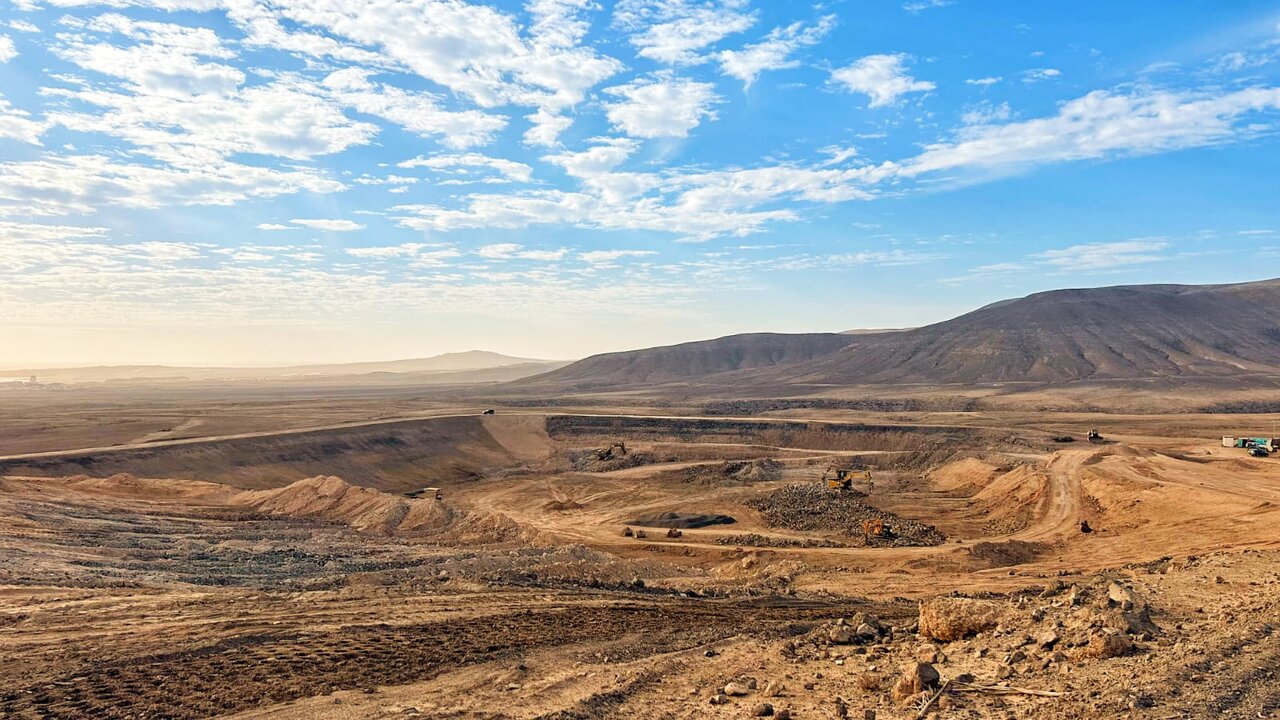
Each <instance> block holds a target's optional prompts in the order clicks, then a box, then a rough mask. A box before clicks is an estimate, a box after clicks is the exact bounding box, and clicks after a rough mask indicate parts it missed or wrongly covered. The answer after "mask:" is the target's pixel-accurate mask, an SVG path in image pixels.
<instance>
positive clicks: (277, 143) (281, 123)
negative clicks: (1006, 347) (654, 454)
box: [0, 0, 1280, 366]
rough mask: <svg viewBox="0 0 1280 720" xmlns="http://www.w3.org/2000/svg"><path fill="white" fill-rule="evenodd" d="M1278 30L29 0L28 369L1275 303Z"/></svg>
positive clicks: (1040, 7) (943, 5)
mask: <svg viewBox="0 0 1280 720" xmlns="http://www.w3.org/2000/svg"><path fill="white" fill-rule="evenodd" d="M1278 116H1280V3H1276V2H1265V3H1264V2H1234V3H1230V4H1227V3H1211V2H1199V3H1195V2H1188V3H1154V2H1152V3H1102V2H1076V3H1052V4H1051V3H1017V4H1014V3H1005V2H1001V3H996V2H978V1H977V0H955V1H954V2H948V1H946V0H907V2H905V4H904V3H903V2H881V3H872V2H825V3H818V4H806V3H791V2H773V3H762V2H754V3H753V2H748V1H747V0H720V1H714V0H623V1H621V2H617V3H603V2H601V3H597V2H591V1H590V0H529V1H528V2H525V3H519V2H491V3H484V2H462V1H460V0H459V1H453V2H446V1H441V0H380V2H377V3H361V2H350V1H340V0H270V1H266V0H104V1H102V2H95V1H92V0H16V1H14V0H9V1H8V2H7V4H5V5H2V6H0V281H2V282H0V318H2V319H0V331H2V334H3V336H4V337H5V338H6V340H5V342H4V343H2V344H0V365H10V366H12V365H22V364H29V363H99V362H165V363H242V364H243V363H255V362H264V363H276V362H294V361H340V360H362V359H379V358H390V357H409V356H418V355H428V354H434V353H438V352H445V351H456V350H464V349H470V348H486V349H493V350H497V351H502V352H508V353H511V354H516V355H522V356H534V357H555V358H568V357H577V356H582V355H586V354H589V353H594V352H601V351H608V350H616V349H627V348H634V347H643V346H648V345H655V344H664V343H670V342H679V341H685V340H692V339H701V338H707V337H713V336H717V335H723V334H728V333H732V332H744V331H763V330H770V331H817V330H843V329H849V328H863V327H899V326H910V325H918V324H923V323H927V322H932V321H937V320H941V319H945V318H947V317H950V316H953V315H955V314H958V313H961V312H964V311H967V310H970V309H973V308H975V307H978V306H980V305H982V304H985V303H987V302H991V301H994V300H998V299H1002V298H1006V297H1010V296H1016V295H1023V294H1026V293H1029V292H1035V291H1038V290H1044V289H1051V288H1058V287H1071V286H1092V285H1110V284H1121V283H1140V282H1185V283H1206V282H1234V281H1243V280H1252V279H1261V278H1265V277H1271V276H1276V275H1280V272H1277V271H1276V270H1275V269H1274V267H1275V263H1276V261H1277V258H1280V192H1278V188H1280V182H1277V178H1278V177H1280V148H1277V143H1276V123H1277V120H1278V119H1280V117H1278Z"/></svg>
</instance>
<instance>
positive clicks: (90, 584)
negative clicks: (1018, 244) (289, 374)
mask: <svg viewBox="0 0 1280 720" xmlns="http://www.w3.org/2000/svg"><path fill="white" fill-rule="evenodd" d="M173 390H174V389H173V388H158V389H156V390H155V391H154V392H148V391H146V389H145V388H138V387H134V388H131V389H129V390H128V391H127V393H121V391H120V390H118V389H113V388H109V387H95V386H85V387H83V388H81V389H80V390H79V391H69V392H64V393H59V394H56V395H54V394H43V395H37V394H34V393H30V392H29V393H25V394H19V393H13V394H12V395H11V396H10V397H12V398H15V399H16V401H15V402H13V403H10V404H8V405H6V409H5V417H4V419H3V422H4V427H5V432H4V439H5V440H4V442H5V445H4V448H3V453H4V455H3V457H0V518H2V519H3V523H2V525H0V526H2V527H3V528H4V530H3V532H0V665H2V666H3V667H2V672H0V678H2V679H0V716H4V717H14V718H54V717H56V718H64V717H65V718H117V717H118V718H125V717H133V718H141V717H156V718H160V717H164V718H203V717H235V718H268V717H269V718H388V717H405V716H421V717H452V718H608V717H673V718H703V717H723V718H740V717H751V716H770V715H772V716H774V717H788V716H789V717H794V718H834V717H871V715H872V714H874V715H875V717H878V718H913V717H921V716H925V715H928V716H934V717H943V718H946V717H957V718H959V717H975V718H976V717H1018V718H1021V717H1036V718H1040V717H1045V718H1056V717H1060V718H1079V717H1091V716H1107V717H1117V716H1125V717H1130V716H1132V717H1153V718H1154V717H1162V718H1163V717H1274V716H1277V715H1278V714H1280V689H1278V688H1280V686H1278V685H1277V684H1276V677H1275V673H1276V671H1277V669H1278V668H1280V639H1278V638H1277V636H1276V625H1277V623H1278V622H1280V600H1278V598H1280V522H1278V521H1280V467H1278V466H1277V464H1276V463H1277V462H1280V461H1278V460H1275V459H1272V458H1254V457H1250V456H1249V455H1248V454H1247V452H1246V451H1244V450H1241V449H1237V448H1225V447H1222V445H1221V442H1220V437H1221V436H1222V435H1224V434H1239V435H1249V436H1253V435H1266V434H1269V433H1270V425H1271V418H1270V416H1269V415H1265V414H1256V415H1249V414H1238V413H1237V414H1226V415H1214V414H1206V413H1195V412H1168V413H1163V414H1153V413H1142V414H1130V413H1124V412H1120V411H1112V412H1106V413H1088V412H1067V411H1056V412H1046V411H1038V410H1035V409H1033V408H1031V407H1028V408H1027V409H1023V410H976V411H975V410H970V411H936V410H909V409H905V410H898V411H884V410H872V409H859V408H856V407H840V406H839V405H837V404H831V403H821V402H811V403H775V404H774V405H773V406H770V404H769V403H761V402H760V401H756V400H744V401H738V402H721V403H718V404H712V403H710V402H707V401H692V400H688V399H680V398H674V399H669V400H667V401H663V402H654V401H652V399H646V398H644V397H632V398H629V399H628V398H625V397H622V396H619V395H605V396H602V397H597V398H596V400H595V404H592V400H591V398H590V397H589V396H587V395H583V396H581V397H580V398H577V399H572V400H570V399H565V398H561V399H559V400H558V401H555V402H551V401H547V402H545V403H544V404H543V405H542V406H538V404H537V403H536V402H534V401H533V400H531V399H528V398H524V397H520V396H519V395H518V394H516V395H515V399H514V400H512V401H511V402H508V403H506V404H503V403H502V402H501V398H499V397H496V394H495V393H494V391H493V389H491V388H472V389H470V390H468V391H465V392H464V391H463V390H458V391H457V392H458V393H459V394H452V393H451V392H450V391H448V390H443V391H442V390H431V391H427V390H422V391H415V392H407V391H405V390H404V389H400V390H397V391H395V392H392V391H390V390H387V391H370V390H369V389H367V388H365V389H362V390H359V391H355V390H353V391H352V392H350V393H348V394H335V393H333V392H332V390H331V389H319V390H315V391H314V392H303V391H301V390H297V389H293V388H290V389H288V391H287V392H285V391H282V390H280V389H279V388H266V387H254V388H244V389H242V390H239V391H238V392H237V393H231V394H228V393H227V392H225V390H226V388H217V389H214V390H208V389H202V387H201V386H198V385H193V386H191V387H189V388H187V389H185V390H181V389H180V390H178V391H177V392H174V391H173ZM113 393H119V394H118V395H113ZM467 393H470V395H471V397H467ZM123 394H127V395H128V397H127V398H126V397H123ZM805 405H808V407H805ZM486 408H492V409H494V411H495V412H494V414H492V415H482V414H481V411H482V410H484V409H486ZM1091 428H1096V429H1097V430H1098V431H1099V432H1100V434H1101V436H1102V437H1101V438H1100V439H1098V440H1097V441H1094V442H1090V441H1089V440H1087V439H1086V434H1087V432H1088V431H1089V430H1090V429H1091ZM615 443H622V444H625V450H624V449H623V448H622V447H620V446H619V445H615ZM842 467H843V468H858V469H859V470H860V471H862V470H865V471H867V472H868V473H869V474H863V473H861V472H860V473H859V474H857V475H856V476H854V478H853V480H852V485H851V487H850V489H849V490H838V489H833V488H831V487H829V486H828V484H827V483H826V482H825V481H824V475H826V476H829V474H828V472H827V471H828V469H829V468H842ZM426 487H431V488H439V492H440V496H439V498H438V499H437V497H436V496H435V494H434V491H430V492H425V493H423V492H415V491H420V490H422V488H426ZM411 496H412V497H411ZM868 520H871V521H875V520H879V521H881V522H883V523H884V524H885V525H887V526H888V527H889V528H890V529H891V534H890V535H889V536H886V537H869V536H868V535H867V533H866V532H865V528H864V523H865V522H866V521H868ZM1082 523H1087V526H1088V530H1089V531H1088V532H1082Z"/></svg>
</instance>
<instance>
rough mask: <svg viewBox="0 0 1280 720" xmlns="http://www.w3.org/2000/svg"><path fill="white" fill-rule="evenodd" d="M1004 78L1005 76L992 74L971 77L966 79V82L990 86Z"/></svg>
mask: <svg viewBox="0 0 1280 720" xmlns="http://www.w3.org/2000/svg"><path fill="white" fill-rule="evenodd" d="M1003 79H1004V78H1002V77H1000V76H999V75H992V76H988V77H980V78H969V79H967V80H965V83H966V84H968V85H977V86H979V87H990V86H991V85H995V84H996V83H998V82H1000V81H1001V80H1003Z"/></svg>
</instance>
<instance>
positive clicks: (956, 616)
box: [920, 598, 1001, 642]
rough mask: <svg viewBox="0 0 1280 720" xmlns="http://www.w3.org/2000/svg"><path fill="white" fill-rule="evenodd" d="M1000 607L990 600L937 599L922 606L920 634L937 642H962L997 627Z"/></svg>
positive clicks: (923, 603)
mask: <svg viewBox="0 0 1280 720" xmlns="http://www.w3.org/2000/svg"><path fill="white" fill-rule="evenodd" d="M1000 616H1001V606H1000V605H997V604H996V603H994V602H990V601H987V600H973V599H970V598H934V599H933V600H928V601H925V602H922V603H920V635H921V636H923V637H926V638H931V639H934V640H943V641H948V642H949V641H951V640H960V639H962V638H966V637H969V636H970V635H974V634H976V633H979V632H982V631H984V630H990V629H991V628H994V627H995V626H996V624H997V623H999V621H1000Z"/></svg>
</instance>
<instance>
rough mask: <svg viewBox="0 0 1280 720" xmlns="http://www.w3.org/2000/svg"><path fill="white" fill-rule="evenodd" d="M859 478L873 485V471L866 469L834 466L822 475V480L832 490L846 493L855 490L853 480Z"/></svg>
mask: <svg viewBox="0 0 1280 720" xmlns="http://www.w3.org/2000/svg"><path fill="white" fill-rule="evenodd" d="M854 478H858V479H861V480H865V481H867V483H868V484H870V483H871V471H870V470H867V469H865V468H838V467H836V466H834V465H832V466H830V467H828V468H827V469H826V470H825V471H824V472H823V473H822V480H823V482H825V483H826V484H827V487H829V488H831V489H832V490H839V491H840V492H846V491H849V490H852V489H853V480H854Z"/></svg>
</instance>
